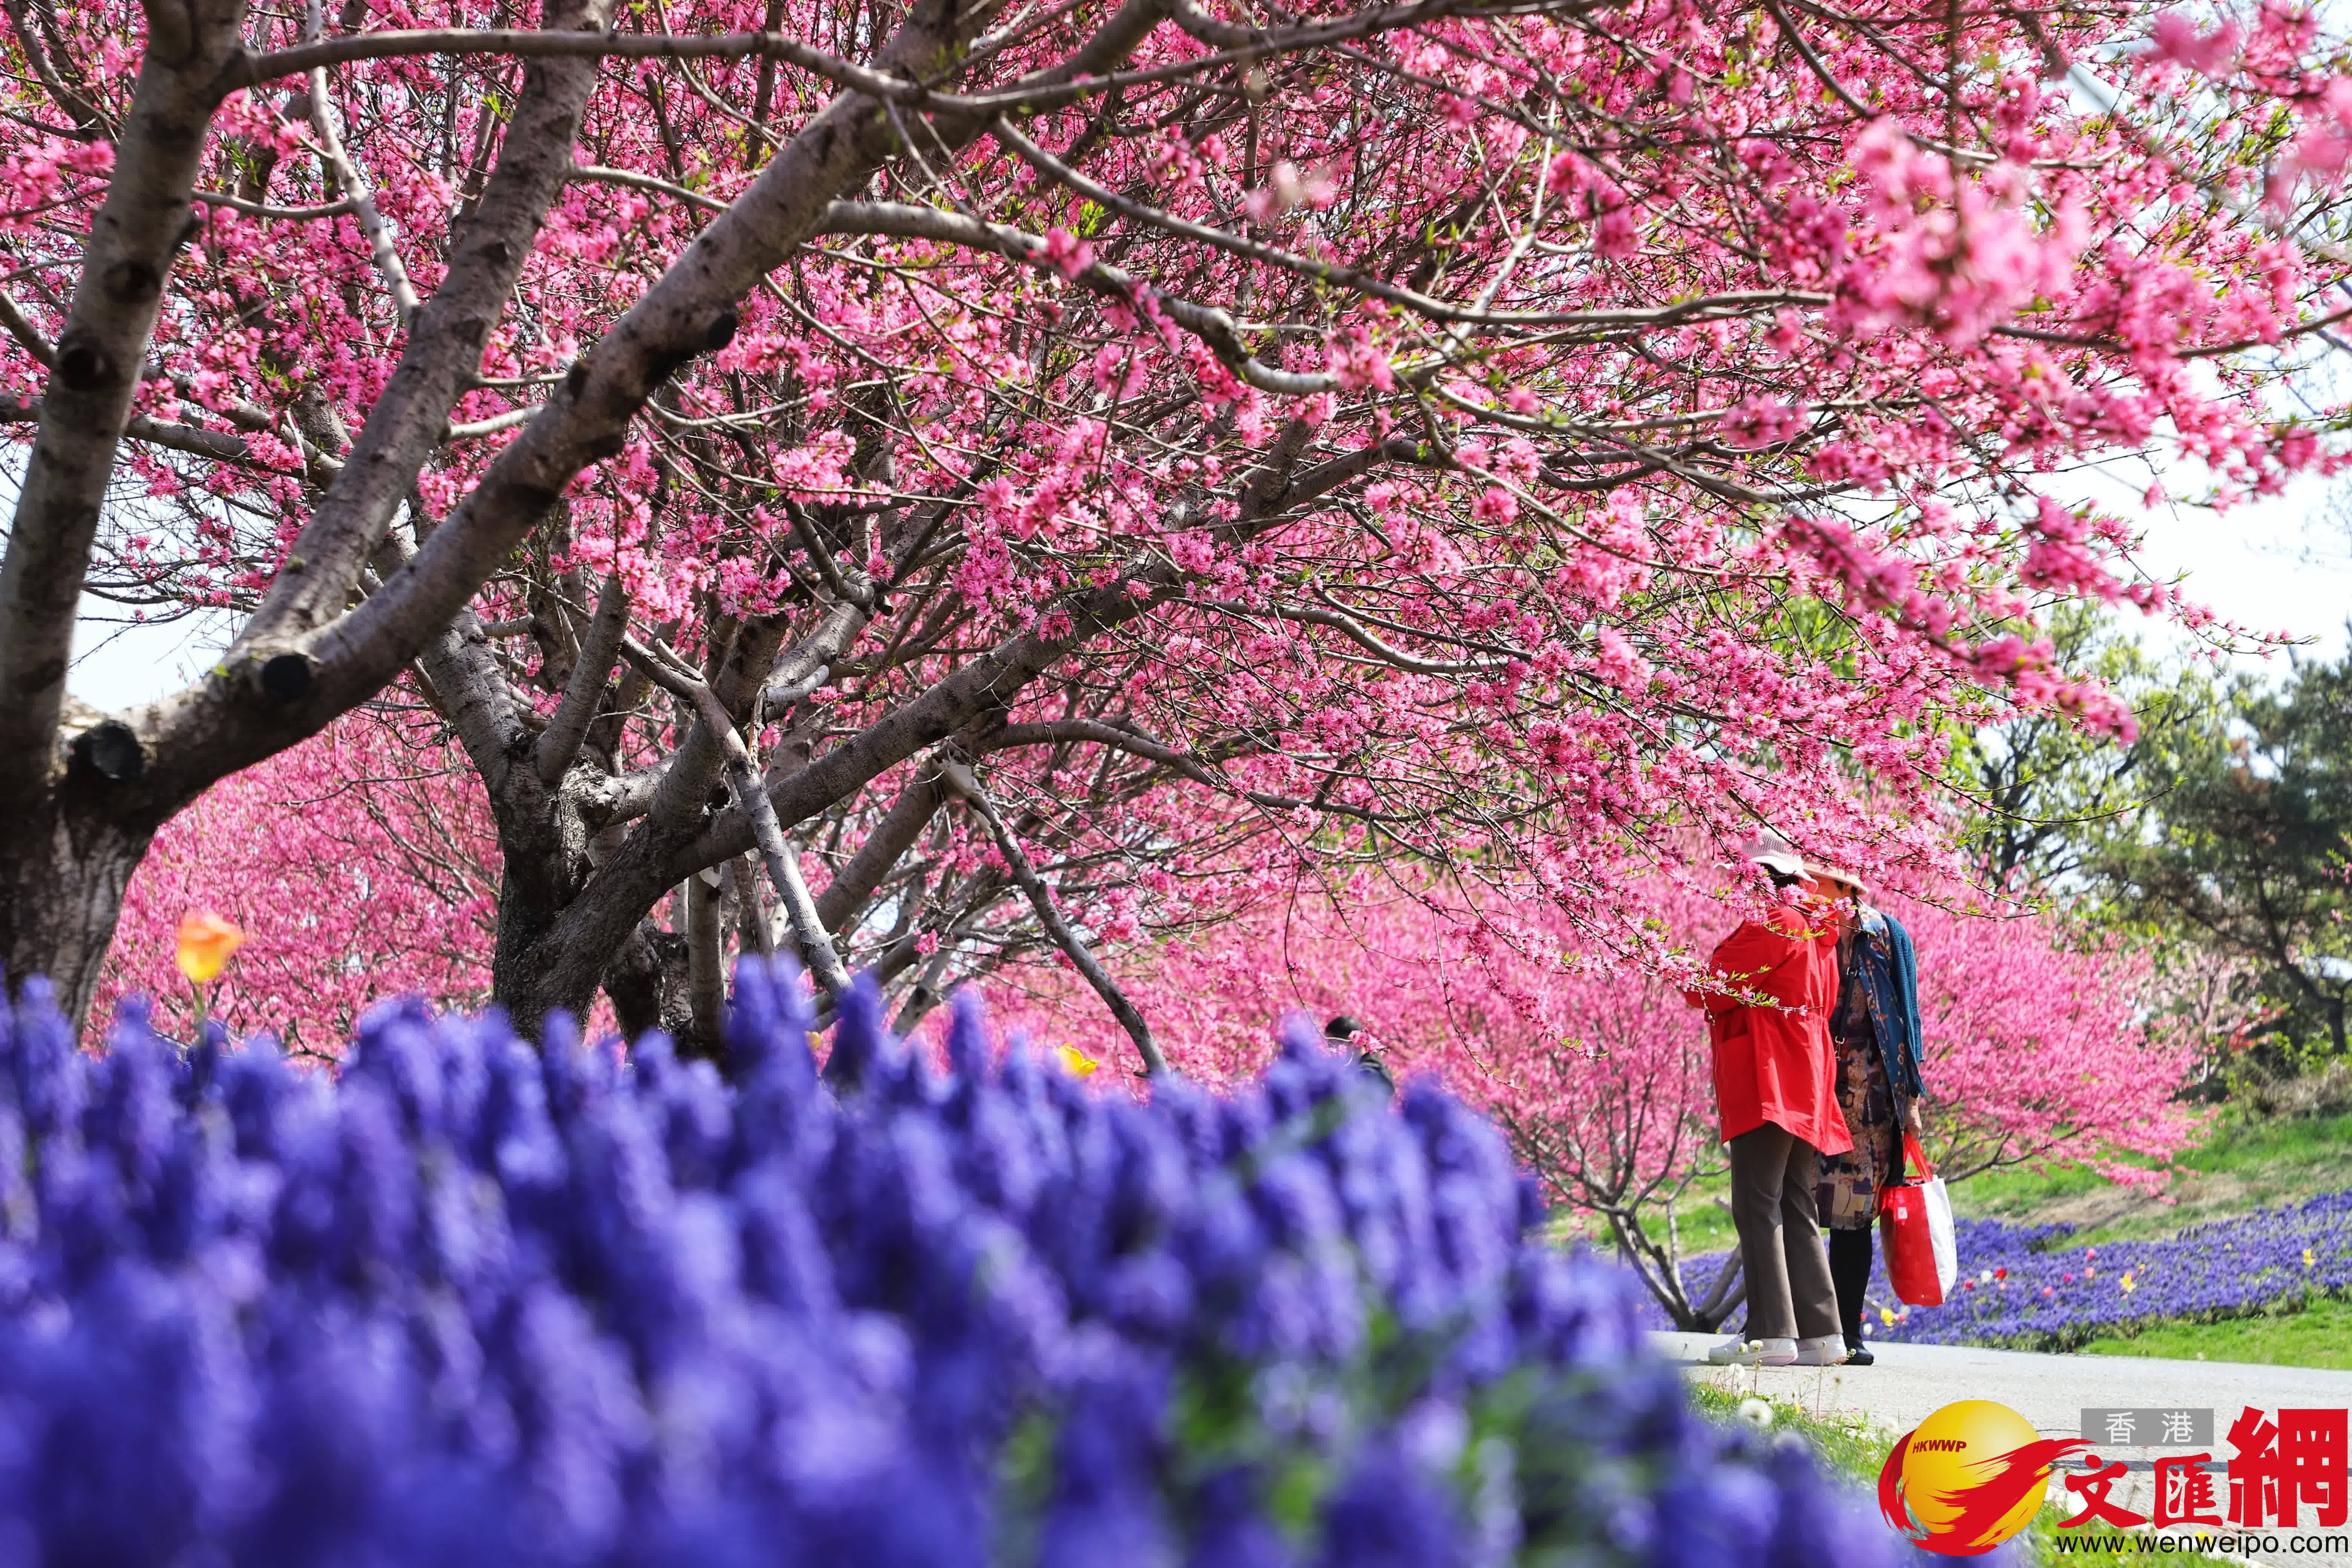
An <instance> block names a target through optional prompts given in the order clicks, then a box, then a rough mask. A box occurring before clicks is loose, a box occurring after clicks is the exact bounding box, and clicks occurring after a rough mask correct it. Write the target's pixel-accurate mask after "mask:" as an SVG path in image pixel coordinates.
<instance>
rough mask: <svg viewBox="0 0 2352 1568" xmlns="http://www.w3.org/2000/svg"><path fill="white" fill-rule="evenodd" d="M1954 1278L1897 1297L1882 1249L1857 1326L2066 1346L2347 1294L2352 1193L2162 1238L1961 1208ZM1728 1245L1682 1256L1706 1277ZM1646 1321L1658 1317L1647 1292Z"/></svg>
mask: <svg viewBox="0 0 2352 1568" xmlns="http://www.w3.org/2000/svg"><path fill="white" fill-rule="evenodd" d="M1956 1229H1957V1232H1958V1243H1959V1256H1960V1280H1959V1283H1958V1284H1957V1285H1955V1286H1954V1287H1953V1289H1952V1293H1951V1295H1950V1296H1949V1297H1948V1299H1947V1300H1945V1302H1944V1304H1943V1305H1942V1306H1940V1307H1906V1306H1905V1305H1904V1304H1903V1303H1902V1302H1900V1301H1898V1300H1895V1292H1894V1291H1893V1290H1891V1289H1888V1288H1887V1283H1886V1269H1885V1259H1884V1258H1883V1257H1882V1258H1879V1259H1878V1260H1876V1261H1875V1262H1874V1264H1873V1266H1872V1269H1871V1277H1870V1295H1869V1301H1870V1309H1869V1310H1868V1312H1867V1313H1866V1314H1865V1315H1864V1328H1865V1330H1866V1331H1868V1332H1869V1333H1870V1335H1871V1336H1872V1337H1873V1338H1874V1339H1878V1340H1882V1341H1886V1342H1895V1343H1906V1342H1907V1343H1912V1344H1938V1345H1997V1346H2000V1347H2003V1348H2006V1349H2011V1350H2035V1351H2070V1350H2074V1349H2077V1348H2079V1347H2080V1346H2082V1345H2084V1344H2086V1343H2088V1342H2090V1341H2092V1340H2095V1339H2097V1338H2099V1337H2101V1336H2102V1335H2105V1334H2128V1333H2131V1332H2132V1331H2135V1330H2137V1329H2140V1328H2144V1327H2147V1325H2149V1324H2152V1323H2158V1322H2166V1321H2189V1322H2217V1321H2221V1320H2222V1319H2224V1318H2242V1317H2248V1316H2251V1315H2252V1314H2253V1313H2256V1312H2261V1311H2264V1310H2275V1309H2278V1308H2281V1307H2284V1306H2288V1305H2290V1304H2292V1303H2294V1302H2296V1301H2299V1300H2309V1299H2311V1298H2314V1297H2318V1296H2342V1295H2346V1294H2347V1293H2352V1192H2347V1193H2328V1194H2324V1195H2322V1196H2320V1197H2315V1198H2312V1199H2310V1200H2308V1201H2307V1202H2305V1203H2301V1204H2296V1205H2291V1206H2287V1207H2283V1208H2270V1209H2258V1210H2256V1211H2255V1212H2253V1213H2252V1214H2248V1215H2240V1216H2237V1217H2235V1218H2231V1219H2218V1220H2210V1221H2208V1222H2206V1223H2205V1224H2202V1225H2196V1226H2189V1227H2188V1228H2187V1229H2185V1230H2182V1231H2181V1232H2179V1234H2178V1235H2176V1236H2173V1237H2169V1238H2168V1239H2166V1240H2163V1241H2109V1242H2099V1243H2096V1244H2091V1243H2079V1242H2076V1241H2074V1239H2073V1236H2074V1226H2064V1225H2040V1226H2020V1225H2006V1224H2003V1223H2002V1222H2000V1221H1999V1220H1989V1219H1964V1220H1961V1221H1959V1222H1958V1226H1956ZM1727 1256H1728V1255H1727V1254H1724V1253H1717V1254H1712V1255H1710V1256H1707V1257H1705V1258H1694V1259H1692V1260H1690V1261H1689V1262H1688V1263H1686V1264H1685V1266H1684V1267H1685V1268H1686V1269H1687V1270H1688V1271H1689V1276H1690V1278H1692V1279H1713V1278H1714V1276H1715V1271H1716V1269H1717V1268H1720V1267H1721V1266H1722V1264H1723V1262H1724V1261H1725V1259H1726V1258H1727ZM1643 1321H1644V1322H1645V1323H1646V1324H1647V1325H1648V1326H1650V1327H1654V1328H1663V1327H1664V1326H1665V1319H1664V1315H1663V1313H1661V1312H1660V1311H1659V1310H1658V1309H1657V1308H1656V1307H1655V1306H1654V1305H1653V1304H1650V1303H1649V1302H1647V1301H1646V1300H1645V1301H1644V1303H1643Z"/></svg>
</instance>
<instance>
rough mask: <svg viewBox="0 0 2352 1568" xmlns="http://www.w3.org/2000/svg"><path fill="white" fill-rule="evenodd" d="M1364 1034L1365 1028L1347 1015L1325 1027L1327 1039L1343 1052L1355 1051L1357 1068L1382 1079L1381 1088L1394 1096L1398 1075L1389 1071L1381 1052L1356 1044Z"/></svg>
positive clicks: (1324, 1033)
mask: <svg viewBox="0 0 2352 1568" xmlns="http://www.w3.org/2000/svg"><path fill="white" fill-rule="evenodd" d="M1363 1032H1364V1027H1363V1026H1362V1025H1361V1024H1359V1023H1357V1022H1356V1020H1354V1019H1353V1018H1350V1017H1349V1016H1347V1015H1346V1014H1345V1013H1342V1014H1340V1015H1339V1016H1338V1017H1336V1018H1334V1019H1332V1020H1331V1021H1330V1022H1329V1023H1328V1024H1326V1025H1324V1026H1323V1037H1324V1038H1325V1039H1327V1040H1328V1041H1330V1042H1331V1043H1332V1044H1333V1045H1334V1046H1337V1047H1339V1049H1341V1050H1344V1051H1353V1052H1354V1053H1355V1056H1356V1066H1357V1067H1358V1068H1361V1069H1362V1070H1363V1071H1364V1072H1366V1073H1368V1074H1370V1076H1371V1077H1373V1078H1376V1079H1380V1080H1381V1088H1382V1089H1387V1090H1388V1091H1389V1092H1390V1093H1391V1094H1394V1093H1395V1092H1396V1075H1395V1074H1394V1073H1391V1071H1389V1064H1388V1063H1386V1062H1384V1061H1382V1060H1381V1053H1380V1051H1379V1050H1378V1049H1377V1048H1376V1047H1373V1046H1371V1045H1370V1043H1369V1042H1367V1043H1366V1044H1363V1045H1358V1044H1357V1043H1356V1037H1358V1036H1359V1035H1361V1034H1362V1033H1363Z"/></svg>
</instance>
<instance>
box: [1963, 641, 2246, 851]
mask: <svg viewBox="0 0 2352 1568" xmlns="http://www.w3.org/2000/svg"><path fill="white" fill-rule="evenodd" d="M2046 629H2047V631H2048V634H2049V637H2050V639H2051V642H2052V644H2053V647H2055V649H2056V651H2057V658H2058V662H2059V664H2060V666H2061V667H2062V668H2066V669H2069V670H2073V671H2075V672H2078V673H2081V674H2084V675H2089V676H2095V677H2096V678H2097V679H2099V680H2101V681H2103V682H2104V683H2105V684H2106V685H2107V686H2108V687H2109V688H2110V689H2113V690H2115V691H2116V693H2117V694H2119V695H2120V696H2122V697H2123V698H2124V699H2125V700H2127V701H2129V702H2130V703H2131V705H2132V709H2133V711H2134V712H2135V713H2137V715H2138V718H2139V724H2140V732H2139V739H2138V740H2137V742H2134V743H2133V744H2131V745H2129V746H2124V745H2119V744H2117V743H2116V742H2114V741H2112V740H2110V739H2108V738H2107V737H2105V736H2103V735H2092V734H2088V733H2085V732H2084V731H2083V729H2082V728H2081V727H2080V726H2079V725H2077V724H2076V723H2075V722H2074V720H2073V719H2072V718H2070V717H2069V716H2067V715H2066V714H2063V713H2054V712H2053V713H2035V714H2029V715H2027V716H2025V717H2023V718H2021V719H2017V720H2014V721H2011V722H2009V723H2007V724H2002V725H1999V726H1995V727H1990V728H1987V729H1983V730H1979V731H1974V732H1973V733H1970V734H1967V735H1964V736H1962V737H1960V738H1959V740H1958V743H1956V744H1955V745H1954V747H1953V750H1952V758H1951V763H1950V764H1949V768H1948V773H1947V775H1946V776H1947V778H1948V781H1949V782H1950V783H1951V784H1952V786H1953V787H1954V788H1955V789H1956V790H1957V791H1958V792H1959V793H1960V794H1961V795H1964V796H1965V797H1966V798H1967V799H1968V801H1969V804H1970V805H1971V807H1972V808H1973V809H1972V810H1971V812H1970V813H1969V826H1968V827H1967V828H1966V830H1965V832H1964V836H1963V843H1964V845H1965V846H1966V847H1967V848H1968V849H1969V851H1970V852H1971V856H1972V858H1973V859H1974V860H1975V862H1976V865H1977V868H1978V869H1979V873H1980V874H1981V875H1982V877H1983V878H1984V879H1985V881H1986V882H1987V883H1988V884H1989V885H1990V886H1992V887H1996V888H2026V889H2049V890H2052V891H2063V892H2066V893H2070V894H2077V895H2079V894H2082V893H2084V892H2089V893H2092V894H2093V895H2094V897H2095V895H2096V891H2097V889H2096V888H2095V885H2093V884H2095V882H2096V880H2097V863H2098V862H2099V860H2100V859H2101V858H2102V856H2103V853H2104V852H2105V849H2106V847H2108V846H2109V845H2110V843H2111V842H2113V841H2115V840H2116V839H2118V838H2120V837H2129V836H2130V835H2131V834H2132V833H2133V831H2134V830H2135V828H2136V826H2137V822H2138V818H2139V813H2140V808H2141V807H2142V806H2143V805H2146V804H2147V801H2148V800H2149V798H2150V797H2151V796H2152V795H2158V794H2160V793H2161V791H2162V785H2160V784H2151V783H2150V777H2149V775H2150V773H2151V771H2152V764H2154V763H2157V762H2158V760H2159V759H2161V758H2165V757H2168V756H2169V755H2170V753H2171V752H2172V750H2173V748H2174V747H2175V746H2177V745H2178V744H2179V742H2180V741H2181V739H2182V738H2183V737H2184V736H2186V735H2187V734H2189V733H2190V732H2191V731H2195V730H2196V729H2197V728H2198V727H2199V726H2200V724H2201V723H2204V722H2206V721H2208V720H2209V718H2210V714H2211V713H2212V711H2213V710H2214V709H2215V707H2216V704H2217V701H2218V695H2217V693H2216V691H2215V689H2214V688H2213V685H2212V681H2211V679H2210V677H2208V676H2206V675H2204V674H2203V673H2201V672H2200V671H2196V670H2182V669H2178V668H2168V667H2167V666H2166V665H2165V664H2164V663H2163V662H2162V661H2160V660H2158V658H2154V657H2153V656H2151V655H2150V654H2149V653H2148V652H2147V650H2146V649H2145V648H2143V647H2140V645H2139V644H2138V643H2137V642H2136V641H2134V640H2132V639H2131V638H2130V637H2126V636H2123V635H2121V634H2120V633H2119V632H2118V631H2117V629H2116V624H2115V622H2114V620H2113V619H2112V618H2111V617H2110V616H2109V615H2108V614H2107V612H2106V611H2105V610H2104V609H2102V608H2100V607H2098V606H2095V605H2061V606H2060V607H2059V608H2058V609H2057V610H2056V611H2054V612H2053V614H2052V616H2051V617H2050V621H2049V625H2048V626H2047V628H2046Z"/></svg>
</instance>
